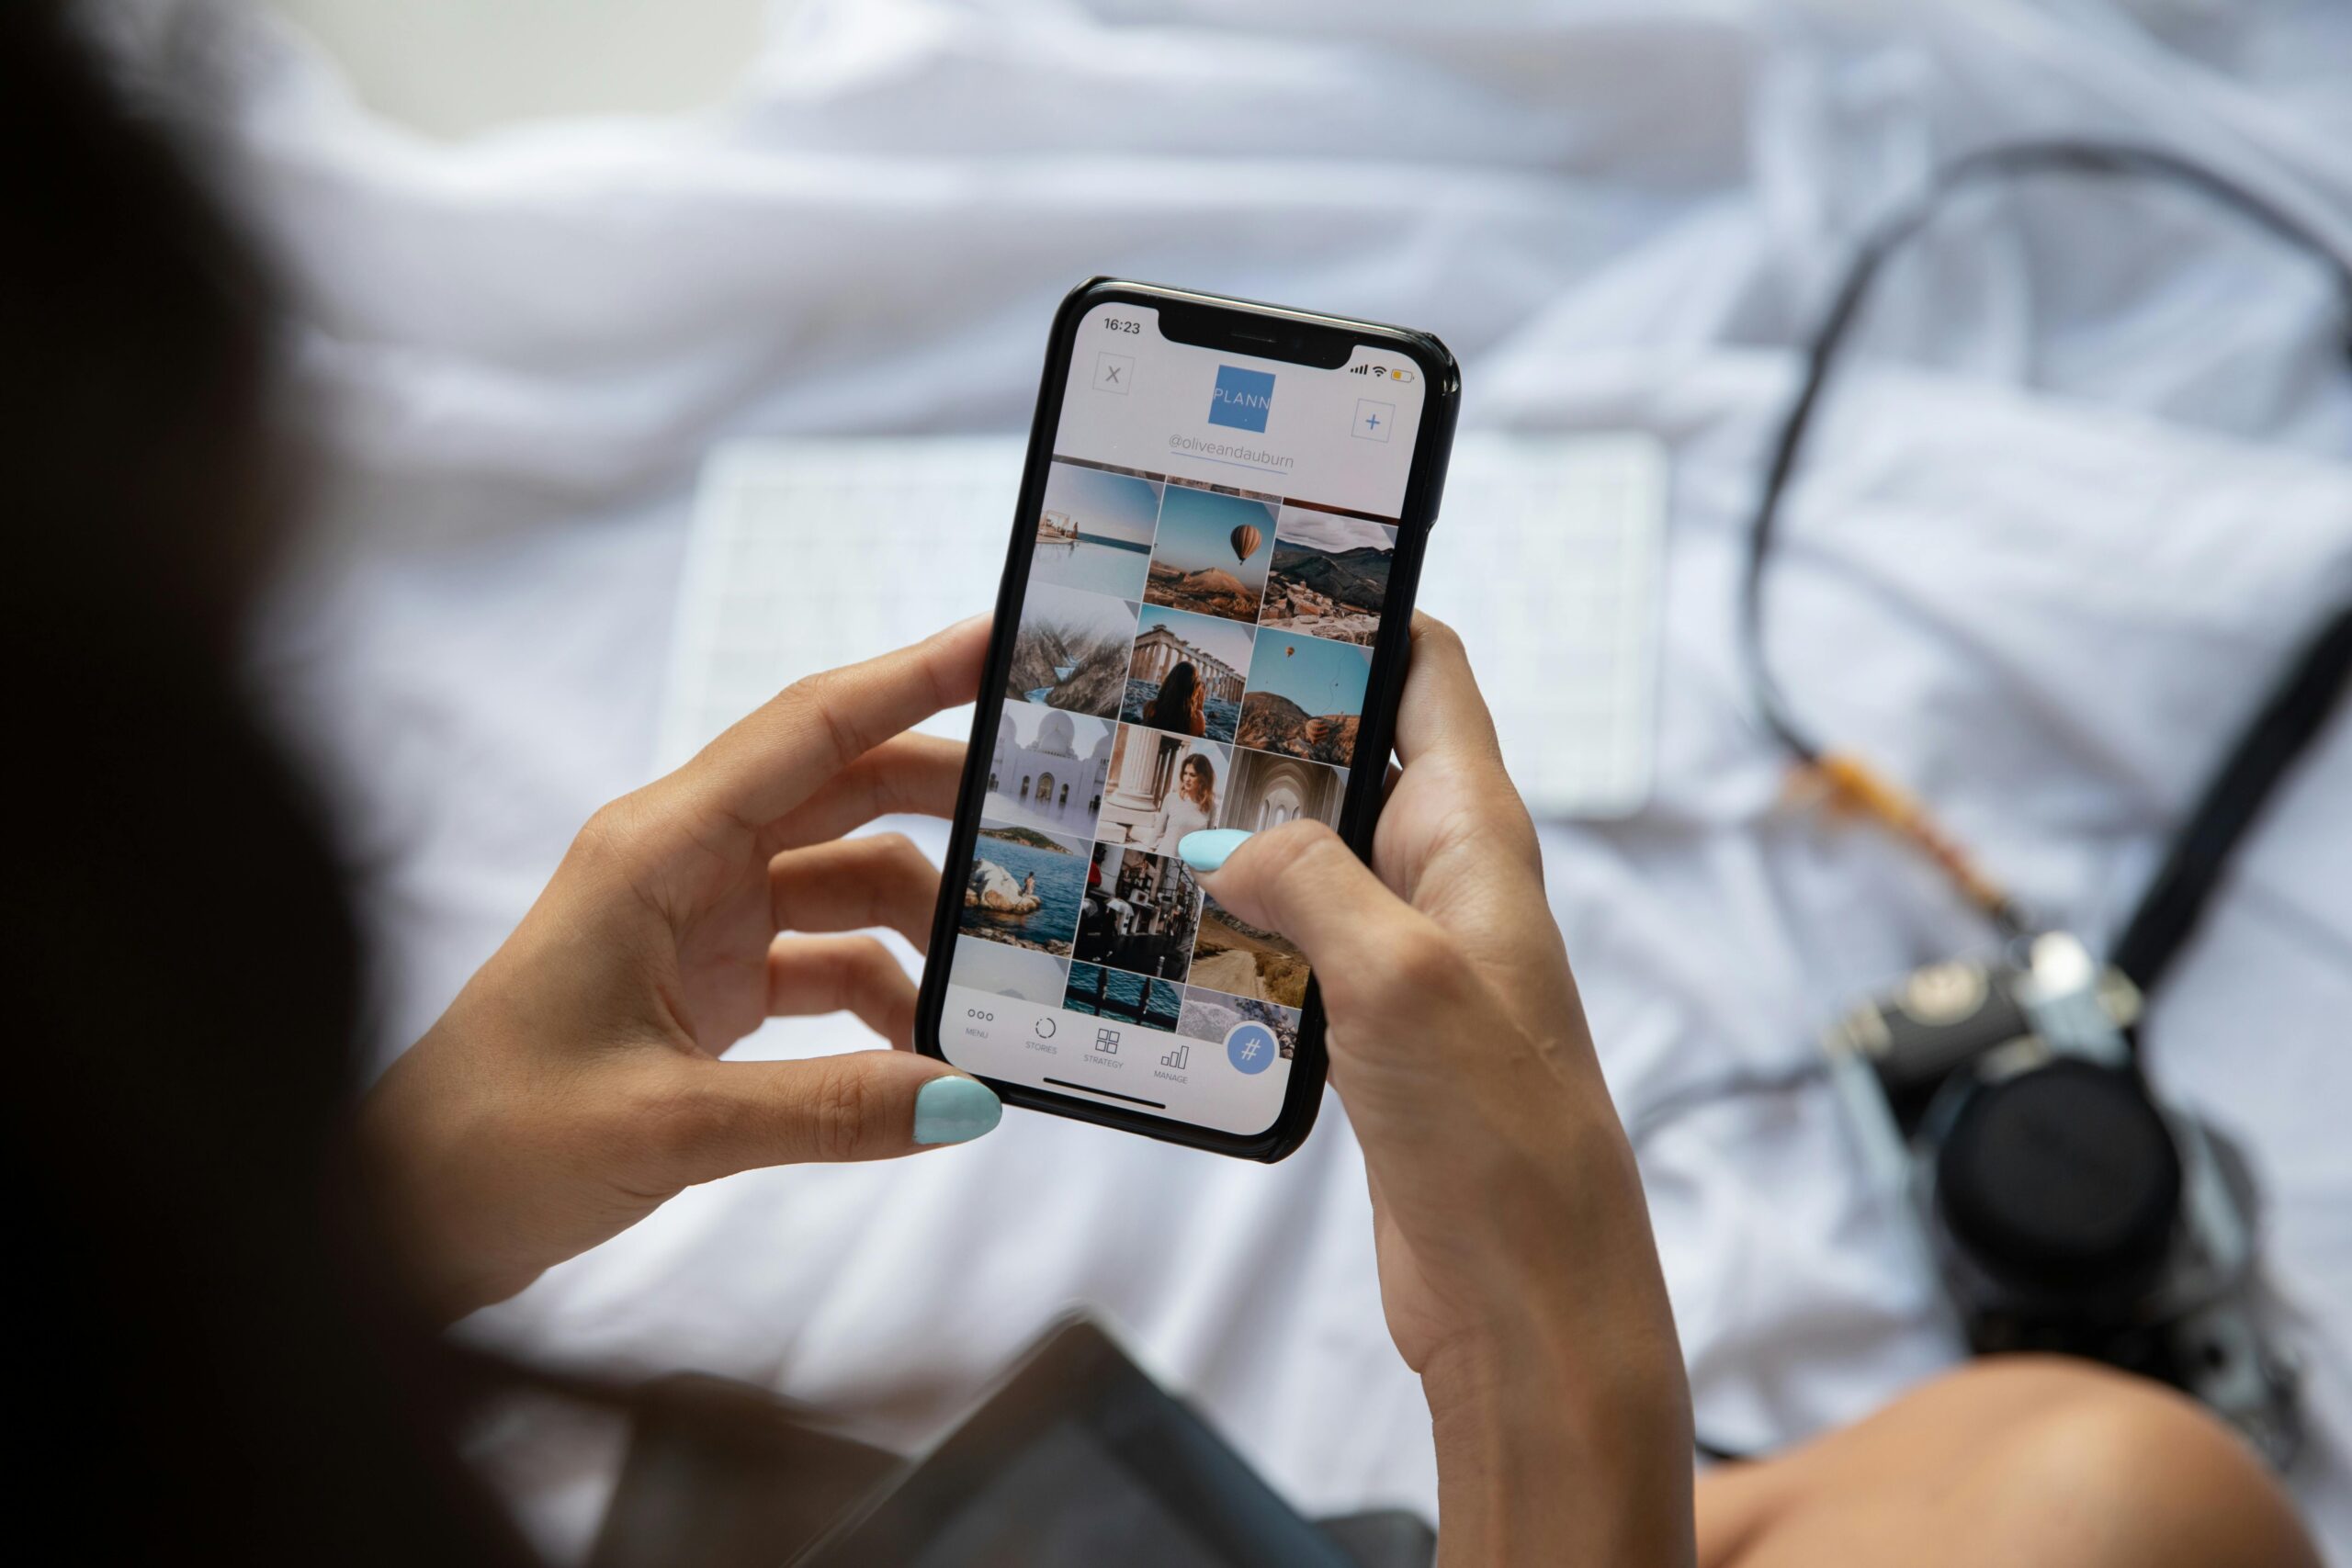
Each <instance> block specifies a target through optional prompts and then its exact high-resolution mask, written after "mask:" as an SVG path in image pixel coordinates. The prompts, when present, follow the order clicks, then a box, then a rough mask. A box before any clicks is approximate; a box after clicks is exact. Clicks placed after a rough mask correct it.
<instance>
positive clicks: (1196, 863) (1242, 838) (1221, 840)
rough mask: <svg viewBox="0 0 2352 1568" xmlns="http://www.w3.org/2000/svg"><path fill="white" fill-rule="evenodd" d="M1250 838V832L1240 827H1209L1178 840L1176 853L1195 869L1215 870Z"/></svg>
mask: <svg viewBox="0 0 2352 1568" xmlns="http://www.w3.org/2000/svg"><path fill="white" fill-rule="evenodd" d="M1249 839H1250V835H1249V833H1248V832H1247V831H1246V830H1244V829H1239V828H1207V829H1203V830H1201V831H1200V832H1197V833H1187V834H1185V835H1184V836H1183V838H1182V839H1181V840H1177V844H1176V853H1177V856H1178V857H1179V858H1180V859H1182V861H1183V863H1185V864H1186V865H1189V866H1191V867H1192V868H1193V870H1194V871H1202V872H1207V871H1215V870H1216V868H1217V867H1219V866H1221V865H1223V864H1224V863H1226V859H1227V856H1229V855H1231V854H1232V853H1233V852H1234V851H1236V850H1238V849H1239V848H1240V847H1241V846H1242V845H1243V844H1244V843H1246V842H1248V841H1249Z"/></svg>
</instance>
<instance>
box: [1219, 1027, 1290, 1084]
mask: <svg viewBox="0 0 2352 1568" xmlns="http://www.w3.org/2000/svg"><path fill="white" fill-rule="evenodd" d="M1281 1054H1282V1053H1281V1052H1280V1051H1279V1050H1278V1049H1277V1048H1276V1042H1275V1040H1274V1032H1273V1031H1272V1030H1271V1029H1268V1028H1267V1027H1266V1026H1265V1025H1264V1024H1262V1023H1237V1024H1235V1025H1234V1026H1233V1032H1232V1033H1230V1034H1228V1035H1227V1036H1226V1037H1225V1059H1226V1060H1227V1061H1228V1062H1231V1063H1232V1064H1233V1066H1234V1070H1235V1071H1237V1072H1243V1073H1249V1074H1250V1075H1252V1076H1253V1077H1254V1076H1255V1075H1257V1074H1259V1073H1262V1072H1264V1071H1265V1070H1266V1069H1267V1068H1268V1067H1271V1066H1273V1065H1274V1058H1275V1057H1276V1056H1278V1055H1281Z"/></svg>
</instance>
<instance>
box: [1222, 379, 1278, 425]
mask: <svg viewBox="0 0 2352 1568" xmlns="http://www.w3.org/2000/svg"><path fill="white" fill-rule="evenodd" d="M1273 402H1274V373H1273V372H1272V371H1271V370H1244V369H1242V368H1241V367H1239V366H1238V365H1220V366H1218V367H1216V391H1215V392H1213V393H1212V394H1210V396H1209V423H1211V424H1226V425H1231V426H1232V427H1233V428H1234V429H1236V430H1255V431H1258V432H1261V433H1263V432H1264V430H1265V428H1266V411H1267V410H1268V409H1269V408H1272V406H1273Z"/></svg>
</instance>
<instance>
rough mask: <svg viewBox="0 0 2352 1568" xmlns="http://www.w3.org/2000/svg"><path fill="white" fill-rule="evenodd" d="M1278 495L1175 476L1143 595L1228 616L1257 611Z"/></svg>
mask: <svg viewBox="0 0 2352 1568" xmlns="http://www.w3.org/2000/svg"><path fill="white" fill-rule="evenodd" d="M1281 510H1282V507H1281V503H1280V502H1276V501H1273V500H1271V499H1266V500H1261V499H1260V498H1258V497H1256V496H1250V495H1242V494H1236V493H1230V492H1227V491H1216V490H1205V489H1202V488H1199V487H1197V486H1193V485H1186V484H1180V483H1178V482H1176V481H1175V480H1172V479H1171V480H1170V481H1169V484H1168V490H1167V493H1166V495H1165V496H1164V497H1163V498H1162V499H1161V501H1160V503H1159V536H1158V537H1157V538H1156V539H1155V540H1154V541H1153V543H1152V549H1151V575H1150V577H1149V579H1148V581H1146V582H1145V584H1144V591H1143V596H1144V602H1145V603H1146V604H1164V605H1166V606H1167V607H1168V608H1170V609H1171V610H1190V611H1192V612H1193V614H1195V615H1222V616H1224V617H1225V618H1226V619H1227V620H1229V621H1250V622H1253V623H1254V622H1255V621H1256V620H1257V619H1258V611H1259V607H1260V606H1261V604H1263V603H1264V600H1265V593H1266V570H1267V568H1268V567H1269V566H1270V565H1271V564H1272V561H1273V557H1274V519H1275V517H1276V515H1277V514H1278V513H1280V512H1281Z"/></svg>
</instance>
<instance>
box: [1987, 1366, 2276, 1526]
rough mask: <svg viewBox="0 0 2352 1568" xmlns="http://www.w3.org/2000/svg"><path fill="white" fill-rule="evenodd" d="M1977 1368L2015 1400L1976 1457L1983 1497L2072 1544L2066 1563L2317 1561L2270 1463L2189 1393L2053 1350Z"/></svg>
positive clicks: (2019, 1520) (2016, 1519)
mask: <svg viewBox="0 0 2352 1568" xmlns="http://www.w3.org/2000/svg"><path fill="white" fill-rule="evenodd" d="M1982 1372H1983V1375H1985V1376H1987V1377H1995V1378H2001V1379H2006V1380H2008V1381H2009V1382H2011V1383H2012V1384H2013V1387H2012V1388H2011V1389H2009V1390H2007V1391H2005V1392H2007V1393H2013V1394H2015V1395H2016V1396H2018V1402H2019V1404H2020V1406H2021V1408H2020V1409H2019V1411H2018V1418H2017V1421H2016V1425H2015V1427H2014V1428H2013V1430H2012V1431H2011V1432H2010V1433H2009V1434H2008V1435H2007V1437H2006V1438H2004V1437H1997V1436H1996V1437H1995V1438H1994V1439H1993V1441H1992V1442H1991V1443H1990V1444H1989V1445H1988V1448H1987V1451H1986V1452H1985V1455H1984V1458H1983V1460H1982V1461H1981V1464H1982V1467H1983V1472H1982V1478H1981V1483H1982V1484H1983V1486H1984V1487H1985V1493H1986V1494H1987V1495H1986V1498H1985V1500H1986V1501H1987V1502H1996V1506H1998V1507H1999V1508H2000V1510H2001V1511H2002V1513H2003V1514H2005V1515H2007V1516H2008V1517H2011V1519H2012V1520H2013V1522H2014V1523H2015V1524H2017V1525H2018V1526H2019V1527H2022V1528H2023V1529H2027V1530H2030V1532H2031V1533H2032V1534H2033V1535H2034V1536H2036V1537H2038V1538H2040V1539H2041V1540H2048V1541H2049V1542H2050V1543H2051V1545H2052V1546H2053V1547H2055V1546H2058V1545H2059V1543H2060V1542H2062V1541H2063V1542H2069V1543H2072V1551H2071V1554H2070V1555H2071V1560H2072V1561H2074V1562H2099V1563H2105V1562H2118V1563H2123V1562H2130V1563H2135V1564H2141V1565H2143V1568H2168V1565H2175V1564H2177V1565H2178V1568H2192V1565H2193V1568H2235V1565H2236V1564H2240V1563H2243V1564H2246V1565H2247V1568H2256V1565H2262V1568H2303V1565H2311V1568H2316V1565H2317V1564H2318V1562H2319V1557H2318V1553H2317V1552H2316V1551H2315V1550H2314V1549H2313V1548H2312V1543H2311V1540H2310V1538H2309V1537H2308V1536H2307V1535H2306V1534H2305V1533H2304V1531H2303V1528H2302V1525H2301V1521H2300V1520H2299V1519H2298V1518H2297V1517H2296V1514H2295V1510H2294V1506H2293V1505H2292V1504H2291V1503H2290V1501H2289V1500H2288V1498H2287V1495H2286V1493H2285V1492H2284V1491H2283V1490H2282V1489H2281V1488H2280V1487H2279V1485H2278V1483H2277V1482H2276V1481H2275V1480H2274V1479H2273V1478H2272V1476H2271V1474H2270V1472H2269V1471H2268V1470H2267V1469H2266V1468H2265V1467H2264V1465H2263V1464H2262V1462H2261V1461H2260V1460H2259V1459H2257V1458H2256V1455H2255V1454H2254V1452H2253V1450H2251V1449H2249V1448H2247V1447H2246V1445H2245V1443H2244V1442H2242V1441H2241V1440H2240V1439H2239V1438H2238V1437H2237V1435H2236V1434H2235V1433H2233V1432H2232V1431H2231V1430H2230V1429H2229V1428H2228V1427H2225V1426H2223V1425H2222V1423H2221V1422H2220V1421H2219V1420H2218V1419H2216V1418H2215V1417H2214V1416H2211V1414H2209V1413H2208V1412H2207V1411H2205V1410H2204V1409H2202V1408H2201V1407H2199V1405H2197V1404H2193V1403H2191V1402H2190V1401H2189V1400H2188V1399H2186V1398H2184V1397H2182V1396H2181V1395H2179V1394H2177V1393H2173V1392H2172V1391H2171V1390H2169V1389H2165V1388H2162V1387H2160V1386H2158V1385H2157V1384H2155V1383H2153V1382H2148V1381H2147V1380H2145V1379H2143V1378H2134V1377H2130V1376H2127V1375H2125V1374H2122V1373H2120V1372H2113V1371H2107V1370H2106V1369H2104V1368H2099V1367H2094V1366H2091V1365H2088V1364H2087V1363H2084V1362H2079V1361H2070V1360H2061V1359H2054V1358H2041V1357H2035V1358H2018V1359H2015V1360H2012V1361H1992V1362H1986V1363H1984V1364H1983V1367H1982ZM2058 1560H2060V1559H2059V1558H2058V1557H2057V1556H2055V1555H2053V1556H2052V1561H2058Z"/></svg>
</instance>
